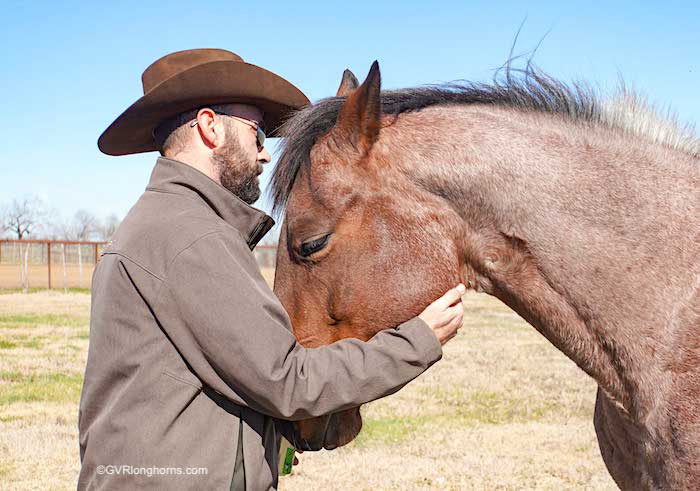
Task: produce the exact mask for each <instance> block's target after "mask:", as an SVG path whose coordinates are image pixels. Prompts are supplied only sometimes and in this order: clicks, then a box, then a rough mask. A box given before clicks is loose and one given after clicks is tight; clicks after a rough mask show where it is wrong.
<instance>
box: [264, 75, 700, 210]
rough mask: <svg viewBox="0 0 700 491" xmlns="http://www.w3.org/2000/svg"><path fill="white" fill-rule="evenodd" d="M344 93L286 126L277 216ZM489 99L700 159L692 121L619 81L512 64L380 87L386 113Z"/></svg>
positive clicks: (276, 186)
mask: <svg viewBox="0 0 700 491" xmlns="http://www.w3.org/2000/svg"><path fill="white" fill-rule="evenodd" d="M344 102H345V97H330V98H326V99H322V100H320V101H319V102H317V103H316V104H313V105H310V106H307V107H305V108H303V109H301V110H299V111H297V112H296V113H294V114H293V115H292V116H291V117H290V118H289V119H288V120H287V122H286V123H285V124H284V125H283V126H282V127H281V128H280V131H279V134H280V136H282V137H284V138H285V141H284V143H283V146H282V152H281V154H280V158H279V160H278V162H277V164H276V166H275V169H274V171H273V175H272V179H271V186H270V190H269V191H268V193H270V194H271V197H272V202H273V213H274V214H276V215H278V214H280V213H281V212H282V210H283V209H284V207H285V205H286V203H287V201H288V199H289V195H290V194H291V191H292V187H293V186H294V182H295V180H296V178H297V176H298V175H299V173H300V172H301V171H303V170H305V169H309V168H310V166H311V156H310V155H311V149H312V148H313V146H314V145H315V144H316V142H317V141H318V140H319V139H320V137H322V136H323V135H325V134H326V133H328V131H330V130H331V129H332V128H333V126H334V125H335V123H336V121H337V118H338V113H339V111H340V108H341V107H342V105H343V103H344ZM453 104H462V105H464V104H484V105H494V106H501V107H509V108H513V109H517V110H520V111H530V112H541V113H549V114H558V115H562V116H564V117H566V118H568V119H570V120H573V121H583V122H589V123H593V124H597V125H602V126H606V127H609V128H615V129H619V130H623V131H625V132H627V133H629V134H633V135H637V136H640V137H643V138H646V139H647V140H651V141H653V142H656V143H659V144H661V145H666V146H669V147H672V148H675V149H678V150H681V151H684V152H686V153H689V154H690V155H692V156H694V157H700V139H698V137H697V136H696V134H695V130H694V127H693V126H692V125H683V124H680V123H679V122H678V119H677V117H676V116H675V114H673V113H672V112H670V111H668V110H664V109H659V108H657V107H655V106H654V105H653V104H650V103H649V102H648V101H647V100H646V99H645V98H643V97H641V96H639V95H638V94H637V93H635V92H634V91H632V90H629V89H627V88H625V87H624V85H623V84H621V87H620V89H619V90H618V91H617V93H615V94H613V95H612V96H610V97H607V98H604V97H602V96H601V95H600V94H599V93H598V92H597V91H596V90H595V89H593V88H592V87H591V86H590V85H589V84H587V83H585V82H574V83H569V84H567V83H565V82H562V81H560V80H557V79H555V78H554V77H551V76H550V75H548V74H546V73H545V72H543V71H541V70H539V69H538V68H537V67H535V66H534V65H531V64H529V63H528V65H527V66H526V67H525V68H524V69H517V68H513V67H511V66H510V65H506V66H505V67H504V69H503V70H502V71H499V72H497V74H496V76H495V77H494V80H493V81H492V83H490V84H488V83H482V82H471V81H456V82H451V83H446V84H441V85H428V86H423V87H414V88H406V89H399V90H388V91H382V93H381V105H382V113H383V114H387V115H397V114H401V113H404V112H410V111H419V110H421V109H423V108H426V107H430V106H436V105H453Z"/></svg>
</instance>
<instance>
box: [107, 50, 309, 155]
mask: <svg viewBox="0 0 700 491" xmlns="http://www.w3.org/2000/svg"><path fill="white" fill-rule="evenodd" d="M141 81H142V82H143V97H141V98H140V99H139V100H138V101H136V102H134V103H133V104H132V105H131V106H129V108H128V109H127V110H126V111H124V112H123V113H122V114H121V115H120V116H119V117H118V118H117V119H116V120H115V121H114V122H113V123H112V124H111V125H109V128H107V129H106V130H105V131H104V133H102V135H101V136H100V138H99V140H98V141H97V146H98V147H99V148H100V150H101V151H102V152H104V153H106V154H108V155H127V154H131V153H141V152H151V151H154V150H158V148H157V147H156V143H155V141H154V138H153V130H154V129H155V128H156V127H157V126H158V125H159V124H160V123H162V122H163V121H164V120H166V119H168V118H170V117H172V116H175V115H176V114H179V113H182V112H185V111H189V110H191V109H196V108H198V107H202V106H204V105H208V104H210V105H216V104H230V103H244V104H251V105H254V106H256V107H258V108H260V109H261V110H262V111H264V115H263V120H264V123H265V127H266V128H267V130H268V133H271V134H273V135H274V131H275V130H276V129H277V128H278V127H279V126H280V124H281V123H282V121H283V119H284V118H285V116H286V115H287V114H288V113H289V112H290V111H291V110H292V109H298V108H300V107H302V106H305V105H307V104H308V103H309V99H308V98H307V97H306V96H305V95H304V94H303V93H302V92H301V91H300V90H299V89H297V88H296V87H295V86H294V85H292V84H291V83H290V82H288V81H286V80H285V79H283V78H282V77H280V76H279V75H276V74H274V73H272V72H270V71H268V70H265V69H264V68H260V67H259V66H255V65H251V64H250V63H246V62H244V61H243V58H241V57H240V56H238V55H237V54H235V53H232V52H230V51H226V50H223V49H189V50H186V51H178V52H176V53H171V54H169V55H166V56H164V57H162V58H160V59H159V60H157V61H155V62H154V63H153V64H152V65H151V66H149V67H148V68H146V71H145V72H143V75H142V76H141Z"/></svg>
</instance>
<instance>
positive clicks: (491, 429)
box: [0, 271, 615, 490]
mask: <svg viewBox="0 0 700 491" xmlns="http://www.w3.org/2000/svg"><path fill="white" fill-rule="evenodd" d="M265 273H266V277H267V278H268V279H271V277H272V275H271V273H270V272H269V271H267V272H265ZM464 303H465V307H466V312H467V315H466V316H465V326H464V328H463V329H462V330H461V331H460V334H459V336H458V337H457V338H455V340H453V341H452V342H451V343H450V344H449V345H447V346H446V347H445V354H444V357H443V360H442V361H441V362H440V363H438V364H437V365H435V366H434V367H432V368H431V369H430V370H429V371H428V372H427V373H426V374H425V375H423V376H422V377H420V378H419V379H417V380H415V381H414V382H412V383H411V384H409V385H408V386H407V387H406V388H404V389H403V390H401V391H400V392H399V393H397V394H395V395H393V396H391V397H389V398H386V399H384V400H381V401H377V402H374V403H372V404H369V405H367V406H365V408H364V411H363V413H364V421H365V427H364V430H363V433H362V434H361V436H360V437H359V438H358V439H357V440H356V441H355V442H353V443H352V444H350V445H348V446H346V447H343V448H341V449H338V450H335V451H333V452H326V451H322V452H316V453H308V452H307V453H304V454H303V455H301V456H300V460H301V464H300V465H299V466H297V467H296V468H295V470H294V473H293V474H292V475H291V476H288V477H284V478H283V479H282V481H281V483H280V489H283V490H302V489H304V490H307V489H368V490H369V489H371V490H375V489H552V490H554V489H556V490H559V489H596V490H597V489H615V486H614V484H613V483H612V481H611V479H610V478H609V477H608V475H607V472H606V471H605V468H604V465H603V463H602V461H601V459H600V455H599V452H598V447H597V443H596V440H595V435H594V431H593V424H592V412H593V400H594V394H595V384H594V383H593V382H592V381H591V380H589V379H588V378H587V377H586V376H585V375H584V374H583V373H582V372H580V371H579V370H578V369H577V368H576V366H574V365H573V363H571V362H570V361H569V360H568V359H566V358H565V357H564V356H563V355H561V354H560V353H559V352H558V351H557V350H555V349H554V348H553V347H551V346H550V345H549V344H548V343H547V342H546V341H545V340H544V338H542V337H541V336H540V335H539V334H537V333H536V332H535V331H534V330H533V329H532V328H530V327H529V326H527V325H526V324H525V323H524V322H523V321H522V320H520V319H519V318H518V317H517V316H516V315H515V314H513V313H512V312H510V311H509V310H508V309H507V308H506V307H505V306H503V305H502V304H500V303H499V302H498V301H496V300H494V299H493V298H490V297H487V296H484V295H477V294H473V293H469V294H467V295H466V296H465V298H464ZM89 304H90V297H89V294H87V293H84V292H71V293H62V292H59V291H52V292H46V291H40V292H35V293H30V294H28V295H23V294H20V293H9V294H2V295H0V488H2V489H52V490H53V489H56V490H59V489H75V484H76V480H77V475H78V471H79V466H80V462H79V453H78V435H77V413H78V408H77V407H78V400H79V397H80V389H81V384H82V375H83V370H84V363H85V359H86V356H87V346H88V332H89V328H88V324H89Z"/></svg>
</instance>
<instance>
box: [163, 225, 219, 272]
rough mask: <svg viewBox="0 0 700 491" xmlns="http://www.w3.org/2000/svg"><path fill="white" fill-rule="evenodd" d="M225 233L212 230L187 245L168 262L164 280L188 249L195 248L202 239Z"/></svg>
mask: <svg viewBox="0 0 700 491" xmlns="http://www.w3.org/2000/svg"><path fill="white" fill-rule="evenodd" d="M223 233H224V232H223V231H222V230H212V231H211V232H207V233H205V234H203V235H200V236H199V237H197V238H196V239H194V240H193V241H192V242H190V243H189V244H187V245H186V246H185V247H183V248H182V249H181V250H180V251H179V252H178V253H177V254H175V255H174V256H173V258H172V259H171V260H170V261H168V264H167V265H166V266H165V277H164V278H163V280H164V281H165V280H166V278H167V277H168V270H169V269H170V266H171V265H172V264H173V263H174V262H175V261H176V260H177V258H178V257H180V255H181V254H182V253H184V252H186V251H187V250H188V249H190V248H191V247H192V246H194V245H195V244H196V243H197V242H199V241H200V240H202V239H205V238H207V237H209V236H211V235H216V234H223Z"/></svg>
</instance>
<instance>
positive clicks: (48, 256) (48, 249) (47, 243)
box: [46, 241, 51, 290]
mask: <svg viewBox="0 0 700 491" xmlns="http://www.w3.org/2000/svg"><path fill="white" fill-rule="evenodd" d="M46 248H47V251H48V254H47V259H48V261H49V290H50V289H51V241H48V242H46Z"/></svg>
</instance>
